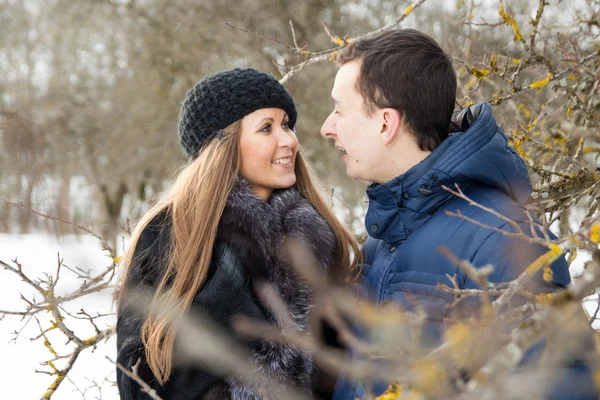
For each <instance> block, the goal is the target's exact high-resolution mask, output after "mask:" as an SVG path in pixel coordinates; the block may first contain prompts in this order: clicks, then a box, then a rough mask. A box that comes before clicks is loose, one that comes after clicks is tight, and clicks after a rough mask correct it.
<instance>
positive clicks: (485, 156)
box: [321, 29, 585, 400]
mask: <svg viewBox="0 0 600 400" xmlns="http://www.w3.org/2000/svg"><path fill="white" fill-rule="evenodd" d="M337 61H338V64H339V66H340V69H339V71H338V73H337V76H336V78H335V82H334V85H333V90H332V92H331V95H332V100H333V103H334V106H335V109H334V111H333V112H332V113H331V114H330V115H329V117H328V118H327V120H326V121H325V122H324V124H323V126H322V128H321V134H322V135H323V136H324V137H326V138H330V139H332V140H334V141H335V146H336V148H338V149H339V150H340V151H341V153H342V159H343V161H344V163H345V164H346V171H347V173H348V175H349V176H350V177H351V178H353V179H358V180H364V181H369V182H372V184H371V185H370V186H369V187H368V189H367V195H368V198H369V208H368V212H367V216H366V221H365V222H366V228H367V232H368V234H369V237H368V239H367V241H366V243H365V245H364V247H363V252H364V255H365V266H364V270H363V277H362V278H363V279H362V281H361V284H362V286H363V288H364V289H366V290H365V291H367V292H369V295H370V297H371V299H372V300H373V301H374V302H376V304H377V305H378V306H382V305H384V304H385V303H387V302H395V303H397V304H400V305H401V306H402V307H404V308H405V309H414V305H415V304H419V306H420V307H422V309H424V310H425V312H426V314H427V316H428V318H429V319H430V320H431V321H432V323H431V324H430V328H431V329H430V330H429V332H428V333H429V338H430V339H431V340H432V341H433V342H435V340H437V339H439V337H440V335H441V332H440V330H441V329H443V324H442V322H441V321H442V320H443V318H444V316H445V315H446V312H447V310H446V307H447V306H448V305H449V304H450V303H451V302H452V295H451V294H449V293H447V292H444V291H442V290H440V289H438V288H437V285H438V283H444V284H446V285H449V286H452V284H451V282H450V280H449V279H448V277H447V275H448V276H454V275H456V278H457V279H456V281H457V282H458V283H459V285H460V287H461V288H462V289H473V288H478V285H477V284H475V283H474V282H473V281H472V280H471V279H470V278H469V277H468V276H466V275H465V273H464V272H463V271H462V270H461V269H460V268H458V267H457V265H456V264H455V263H454V262H452V261H450V260H449V259H448V257H447V256H446V255H444V254H442V252H440V251H439V250H440V248H441V247H442V246H445V247H447V248H448V249H449V250H450V252H451V253H453V254H454V255H455V256H456V257H458V258H459V259H461V260H468V261H469V262H471V263H472V264H473V265H474V266H475V267H482V266H484V265H487V264H492V265H493V266H494V272H493V273H492V274H491V275H490V276H489V281H490V282H492V283H499V282H508V281H511V280H513V279H515V278H516V277H518V276H519V275H520V273H521V272H523V270H524V268H525V267H526V266H528V265H529V264H530V263H531V262H532V261H533V260H535V259H536V258H537V257H539V256H540V255H542V254H544V253H545V252H546V251H548V249H547V248H546V247H545V246H542V245H538V244H530V243H528V242H526V241H522V240H519V239H516V238H514V237H509V236H507V235H504V234H503V233H501V232H499V231H498V230H503V231H509V232H514V231H515V230H514V228H513V226H512V225H511V224H510V223H508V222H507V221H505V220H503V219H501V218H499V217H497V216H495V215H493V214H492V213H489V212H487V211H484V210H482V209H481V208H478V207H473V206H469V204H468V203H467V202H466V201H465V200H463V199H461V198H459V197H456V196H454V195H452V194H451V193H449V192H448V191H446V190H444V189H443V188H442V186H443V185H444V186H446V187H449V188H452V189H454V188H455V185H456V184H458V186H459V187H460V189H461V190H462V191H463V192H464V193H465V195H466V196H468V197H469V198H471V199H472V200H474V201H475V202H477V203H479V204H481V205H483V206H485V207H487V208H490V209H492V210H494V211H496V212H497V213H500V214H502V215H504V216H506V217H508V218H510V219H511V220H513V221H517V222H518V223H520V224H521V226H522V228H523V231H525V232H530V231H531V228H530V224H529V219H528V217H527V215H526V213H525V208H524V207H523V204H524V202H525V200H526V199H527V198H528V197H529V195H530V194H531V184H530V181H529V176H528V173H527V168H526V166H525V164H524V162H523V160H522V159H521V158H520V157H519V156H518V155H517V154H516V153H515V152H514V151H513V149H512V148H510V146H509V145H508V143H507V139H506V136H505V135H504V133H503V132H502V130H501V129H500V128H499V127H498V125H497V124H496V122H495V120H494V118H493V116H492V111H491V107H490V106H489V104H487V103H478V104H475V105H473V106H471V107H469V108H467V109H465V110H463V111H462V112H460V113H458V114H457V115H455V116H454V117H453V110H454V105H455V97H456V85H457V83H456V75H455V72H454V69H453V66H452V62H451V60H450V59H449V57H448V56H447V55H446V54H445V53H444V51H443V50H442V49H441V48H440V46H439V45H438V44H437V43H436V42H435V41H434V40H433V39H432V38H430V37H429V36H427V35H425V34H424V33H421V32H419V31H416V30H413V29H402V30H391V31H385V32H383V33H380V34H379V35H376V36H373V37H369V38H364V39H359V40H357V41H354V42H352V43H350V44H349V45H348V46H347V47H346V48H345V49H343V50H342V51H341V53H340V54H339V55H338V58H337ZM447 211H451V212H454V213H458V212H459V211H460V212H461V213H462V214H463V215H464V216H465V217H467V218H469V219H471V220H475V221H478V222H479V223H480V224H484V225H486V226H488V227H492V228H494V229H489V228H488V227H484V226H481V225H479V224H475V223H473V222H470V221H467V220H466V219H464V218H457V217H455V216H449V215H448V214H447V213H446V212H447ZM552 270H553V275H552V279H551V281H550V282H545V281H544V280H543V279H542V277H541V274H540V276H539V277H538V276H536V277H535V279H534V284H533V285H531V286H530V287H529V289H530V290H536V291H540V290H553V289H554V288H558V287H564V286H566V285H567V284H568V283H569V282H570V277H569V271H568V266H567V264H566V262H565V260H564V259H563V258H562V257H560V258H559V259H558V260H557V261H556V262H554V264H553V265H552ZM436 321H437V323H436ZM384 388H385V386H381V387H376V388H375V390H376V391H377V392H378V393H376V394H380V393H381V391H382V390H383V389H384ZM555 393H558V392H555ZM363 394H364V386H363V385H362V384H361V383H357V382H348V381H345V380H343V379H342V380H340V381H339V382H338V384H337V385H336V390H335V393H334V399H344V400H346V399H354V398H357V397H358V398H360V397H362V395H363ZM560 396H562V395H560ZM556 398H564V397H556ZM578 398H585V397H578Z"/></svg>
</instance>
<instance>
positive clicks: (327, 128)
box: [321, 113, 337, 139]
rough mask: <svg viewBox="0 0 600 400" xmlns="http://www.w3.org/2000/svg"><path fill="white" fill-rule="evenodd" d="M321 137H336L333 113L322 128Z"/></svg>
mask: <svg viewBox="0 0 600 400" xmlns="http://www.w3.org/2000/svg"><path fill="white" fill-rule="evenodd" d="M321 136H323V137H326V138H329V139H333V138H335V136H337V135H336V130H335V121H333V113H331V114H329V116H328V117H327V119H326V120H325V122H323V125H322V126H321Z"/></svg>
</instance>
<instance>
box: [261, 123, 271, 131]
mask: <svg viewBox="0 0 600 400" xmlns="http://www.w3.org/2000/svg"><path fill="white" fill-rule="evenodd" d="M260 131H261V132H271V124H267V125H265V126H264V127H263V128H261V130H260Z"/></svg>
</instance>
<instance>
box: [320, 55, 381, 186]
mask: <svg viewBox="0 0 600 400" xmlns="http://www.w3.org/2000/svg"><path fill="white" fill-rule="evenodd" d="M361 65H362V62H361V61H360V60H355V61H351V62H349V63H346V64H344V65H343V66H342V67H341V68H340V70H339V71H338V73H337V75H336V77H335V82H334V84H333V90H332V91H331V97H332V100H333V103H334V110H333V112H332V113H331V114H330V115H329V116H328V117H327V119H326V120H325V122H324V123H323V126H322V127H321V135H322V136H324V137H326V138H330V139H332V140H334V141H335V147H336V148H337V149H339V150H340V152H341V154H342V159H343V160H344V163H346V173H347V174H348V176H349V177H350V178H352V179H358V180H364V181H370V182H378V179H377V176H378V169H379V162H378V161H380V160H379V156H380V154H381V150H382V149H383V144H382V141H381V138H380V132H381V128H382V124H381V121H380V116H379V114H378V112H377V111H375V112H374V113H373V115H371V116H368V115H367V114H366V113H365V110H364V107H363V97H362V96H361V95H360V93H358V91H357V90H356V81H357V79H358V77H359V75H360V69H361Z"/></svg>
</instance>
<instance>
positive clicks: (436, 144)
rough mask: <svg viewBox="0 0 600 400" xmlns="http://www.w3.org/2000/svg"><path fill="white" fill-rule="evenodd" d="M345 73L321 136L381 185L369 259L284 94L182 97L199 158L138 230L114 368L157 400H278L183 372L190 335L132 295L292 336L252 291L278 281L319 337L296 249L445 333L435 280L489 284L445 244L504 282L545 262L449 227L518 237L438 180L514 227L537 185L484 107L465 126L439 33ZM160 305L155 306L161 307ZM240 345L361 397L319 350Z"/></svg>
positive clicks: (184, 123) (374, 195)
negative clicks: (132, 302) (419, 311)
mask: <svg viewBox="0 0 600 400" xmlns="http://www.w3.org/2000/svg"><path fill="white" fill-rule="evenodd" d="M337 61H338V64H339V65H340V69H339V71H338V73H337V76H336V78H335V82H334V85H333V90H332V98H333V103H334V105H335V109H334V111H333V112H332V113H331V114H330V115H329V117H327V120H326V121H325V122H324V123H323V126H322V128H321V134H322V135H323V136H324V137H326V138H330V139H332V140H334V141H335V146H336V147H337V148H338V149H339V150H341V152H342V153H343V160H344V163H345V164H346V169H347V173H348V175H349V176H350V177H351V178H353V179H359V180H364V181H369V182H372V184H371V185H370V186H369V188H368V189H367V195H368V198H369V208H368V213H367V216H366V221H365V222H366V229H367V232H368V234H369V238H368V239H367V241H366V243H365V244H364V246H363V247H362V251H361V250H360V248H359V245H358V243H357V242H356V240H355V239H354V237H353V235H352V234H351V233H350V232H349V231H348V230H347V229H346V228H345V227H344V226H343V225H342V224H341V223H340V222H339V221H338V220H337V219H336V217H335V216H334V214H333V212H332V211H331V210H330V209H329V208H328V205H327V203H326V201H325V200H324V198H323V197H322V194H321V193H320V192H319V190H318V188H319V186H318V184H317V182H316V181H315V178H314V177H313V175H312V174H311V169H310V167H309V165H308V163H307V160H306V159H305V158H304V157H303V155H302V153H301V152H299V144H298V138H297V137H296V132H295V125H296V119H297V113H296V107H295V104H294V101H293V100H292V98H291V97H290V94H289V93H288V92H287V90H286V89H285V88H284V87H283V86H282V85H281V84H279V82H277V81H276V80H275V79H274V78H272V77H271V76H270V75H267V74H265V73H262V72H259V71H256V70H253V69H233V70H229V71H224V72H220V73H217V74H215V75H212V76H209V77H206V78H205V79H203V80H202V81H200V82H199V83H197V84H196V85H195V86H194V87H193V88H192V89H191V90H190V91H189V92H188V93H187V96H186V98H185V100H184V102H183V105H182V108H181V114H180V121H179V138H180V142H181V145H182V147H183V149H184V151H185V154H186V155H187V157H188V158H189V160H190V162H189V164H188V165H187V167H186V168H185V169H184V170H183V171H182V172H181V174H180V175H179V176H178V178H177V180H176V182H175V184H174V186H173V188H172V189H171V191H170V192H169V194H168V196H167V197H166V198H165V199H164V200H161V201H160V202H159V203H158V204H156V205H155V206H154V207H153V208H152V209H151V210H150V211H149V212H148V213H147V214H146V215H145V216H144V218H143V219H142V220H141V221H140V222H139V223H138V225H137V227H136V229H135V231H134V233H133V237H132V244H131V246H130V249H129V251H128V253H127V254H126V255H125V257H124V261H123V265H125V267H126V270H125V274H124V282H123V286H122V289H123V290H122V298H121V299H120V305H119V318H118V324H117V346H118V358H117V360H118V362H119V363H121V364H122V365H123V366H124V367H125V368H128V369H131V367H132V366H133V365H134V364H136V362H137V360H138V359H141V363H140V365H139V368H138V370H137V371H138V374H139V375H140V377H141V378H142V379H143V380H144V381H146V382H147V383H148V384H149V385H150V386H151V387H152V388H153V389H155V390H156V392H157V393H158V394H159V395H160V396H161V397H162V398H163V399H182V400H183V399H221V398H225V399H228V398H229V399H267V398H269V394H268V393H266V392H265V390H264V387H263V388H261V387H259V385H252V384H251V383H248V382H247V381H246V382H241V381H239V380H237V379H234V378H233V377H230V378H223V377H220V376H216V375H213V374H211V373H210V372H209V371H205V370H202V369H200V368H199V367H197V366H194V365H185V364H183V365H182V364H181V363H176V362H175V361H177V359H178V358H179V356H178V354H179V353H178V352H177V348H178V340H176V334H175V332H174V329H173V328H172V327H171V326H170V323H169V320H168V318H167V316H166V315H165V313H162V314H161V313H158V314H152V317H147V316H146V317H142V316H140V313H139V312H136V311H130V310H128V308H127V307H125V306H124V303H125V302H124V300H123V296H126V295H127V293H128V292H130V291H133V290H134V289H135V290H139V289H145V290H147V291H149V292H150V293H151V295H153V296H154V295H156V294H161V295H162V296H163V297H162V298H166V299H167V300H168V301H170V303H169V304H173V305H174V309H175V310H174V312H175V313H176V314H177V313H180V314H178V315H181V314H186V313H189V314H193V313H194V311H195V310H196V311H197V310H200V311H201V312H202V313H203V315H208V316H209V317H210V319H211V320H212V321H213V322H215V323H216V324H217V325H218V326H219V327H221V328H222V329H224V330H226V331H228V332H232V331H233V329H232V318H233V316H235V315H238V314H242V315H246V316H249V317H251V318H253V319H258V320H262V321H266V322H269V323H274V324H276V325H279V326H282V325H283V324H284V323H288V324H289V322H290V321H287V322H286V321H279V320H278V316H276V315H273V313H271V311H270V309H269V307H267V306H266V305H265V303H264V302H263V297H261V296H260V295H259V294H257V291H256V286H255V285H253V283H254V282H260V281H266V282H268V283H269V284H271V285H272V287H273V289H274V290H275V292H276V293H277V294H278V295H279V296H280V297H281V299H282V300H283V301H284V303H285V306H286V308H287V311H288V312H289V315H291V316H292V321H291V323H292V326H293V328H294V329H297V330H299V331H307V330H308V325H309V311H310V309H311V305H312V302H313V300H312V298H311V295H310V290H309V289H308V287H307V286H306V284H305V283H303V281H302V279H298V277H297V275H296V274H295V273H294V270H293V268H291V267H290V264H291V263H290V255H289V254H288V252H287V251H286V249H285V248H284V247H285V246H283V242H284V240H285V239H293V240H295V241H297V242H300V243H301V244H303V245H304V246H305V248H306V249H309V251H310V252H311V253H312V254H310V255H311V257H312V258H313V259H314V260H316V261H317V264H318V266H319V268H321V271H320V272H321V273H322V274H323V276H324V277H326V278H327V279H329V280H330V281H331V282H333V283H337V284H340V285H343V284H344V282H349V281H352V280H353V279H354V278H356V275H357V274H359V275H360V277H359V280H358V283H359V285H360V287H361V289H362V290H361V291H363V292H367V293H369V295H370V296H371V298H372V299H373V300H374V301H376V302H377V304H378V305H382V304H384V303H386V302H389V301H393V302H396V303H398V304H400V305H401V306H403V307H405V308H412V307H413V304H414V300H415V299H416V300H417V301H418V303H419V304H420V306H421V307H423V309H424V310H425V311H426V312H427V314H428V316H429V317H430V318H431V319H434V320H436V319H437V320H438V321H441V320H442V318H443V316H444V308H445V306H446V305H448V304H449V302H450V301H451V296H450V298H448V296H449V294H448V293H445V292H442V291H441V290H439V289H437V284H438V283H439V282H442V283H446V284H449V281H448V278H447V277H446V275H447V274H448V275H449V276H453V275H457V282H459V283H460V285H461V288H464V289H467V288H477V285H476V284H475V283H474V282H472V281H471V280H470V279H469V278H468V277H467V276H464V275H463V273H462V271H461V270H458V269H457V267H456V265H455V264H453V263H452V262H450V261H449V260H448V259H447V258H446V257H445V256H444V255H442V254H441V253H440V252H439V251H438V249H439V248H440V247H441V246H446V247H448V248H449V249H450V251H452V252H453V253H454V254H455V255H456V256H457V257H459V258H460V259H465V260H468V261H470V262H471V263H472V264H473V265H475V266H477V267H481V266H484V265H486V264H490V263H491V264H493V265H494V267H495V270H494V273H493V274H492V275H491V276H490V277H489V280H490V282H494V283H498V282H506V281H510V280H512V279H514V278H516V277H517V276H518V275H519V274H520V273H521V272H522V271H523V269H524V268H525V267H526V266H527V265H529V264H530V263H531V262H532V261H533V260H535V259H536V258H537V257H538V256H539V255H541V254H543V253H544V252H546V251H547V249H546V248H545V247H543V246H541V245H537V244H529V243H526V242H520V241H519V240H517V239H512V238H510V237H507V236H504V235H502V234H501V233H499V232H497V231H494V230H490V229H486V228H484V227H482V226H478V225H476V224H473V223H470V222H468V221H466V220H464V219H459V218H455V217H451V216H448V215H446V213H445V211H446V210H449V211H454V212H458V210H460V211H461V212H462V213H463V214H464V215H466V216H467V217H469V218H471V219H474V220H477V221H479V222H481V223H483V224H486V225H488V226H492V227H495V228H498V229H503V230H510V229H511V226H510V225H509V224H507V223H505V222H504V221H502V220H500V219H498V218H497V217H495V216H494V215H492V214H489V213H487V212H484V211H482V210H481V209H479V208H476V207H469V206H468V204H467V202H466V201H464V200H462V199H460V198H458V197H455V196H453V195H451V194H450V193H448V192H447V191H445V190H443V189H442V185H445V186H447V187H454V184H456V183H458V184H459V186H460V187H461V189H462V190H463V191H464V192H465V194H466V195H468V196H469V197H470V198H471V199H473V200H475V201H477V202H478V203H480V204H483V205H485V206H486V207H489V208H491V209H493V210H495V211H497V212H499V213H501V214H504V215H505V216H508V217H509V218H511V219H514V220H516V221H527V217H526V216H525V214H524V208H523V206H522V204H523V203H524V201H525V200H526V199H527V198H528V197H529V194H530V193H531V185H530V182H529V178H528V174H527V169H526V167H525V164H524V162H523V160H521V158H519V156H518V155H516V153H515V152H514V151H513V150H512V149H511V148H510V147H509V146H508V144H507V139H506V137H505V135H504V134H503V132H502V131H501V129H500V128H499V127H498V126H497V125H496V122H495V121H494V119H493V117H492V112H491V109H490V106H489V105H488V104H487V103H479V104H475V105H473V106H471V107H469V108H467V109H465V110H463V111H462V112H460V113H459V114H457V115H454V116H453V110H454V106H455V97H456V75H455V72H454V69H453V67H452V63H451V61H450V59H449V57H448V56H447V55H446V54H445V53H444V51H443V50H442V49H441V48H440V46H439V45H438V44H437V43H436V42H435V41H434V40H433V39H432V38H430V37H429V36H427V35H425V34H423V33H421V32H418V31H416V30H412V29H402V30H391V31H386V32H383V33H380V34H379V35H377V36H373V37H369V38H364V39H360V40H357V41H355V42H352V43H351V44H349V45H348V46H347V47H346V48H344V49H343V50H342V51H341V53H340V54H339V55H338V58H337ZM449 132H450V133H449ZM523 224H524V226H526V227H527V228H528V224H525V223H523ZM523 230H524V231H528V230H529V229H523ZM552 269H553V281H552V282H550V283H546V282H544V281H543V279H541V278H539V279H537V281H539V285H542V286H543V285H545V286H546V287H545V288H546V289H552V288H556V287H564V286H565V285H567V284H568V283H569V281H570V278H569V272H568V268H567V264H566V262H565V261H564V259H562V258H560V259H559V260H557V261H556V262H555V263H554V264H553V265H552ZM359 271H361V273H359ZM157 298H158V296H155V297H154V299H155V301H152V304H151V305H150V307H151V308H153V307H158V306H159V305H158V302H157V301H156V299H157ZM236 340H237V341H238V342H239V343H242V344H244V345H245V346H246V347H248V348H249V349H250V353H251V357H250V358H251V362H252V363H255V365H256V366H257V367H256V368H257V369H259V370H260V371H261V372H262V373H263V374H264V375H266V376H267V377H268V379H269V380H270V381H271V383H273V384H274V385H277V384H281V383H283V384H285V385H291V386H292V387H294V388H295V389H296V390H297V391H298V392H299V393H300V394H301V395H302V396H304V397H305V398H312V397H324V398H327V397H329V398H331V396H332V395H333V397H334V398H336V399H341V400H350V399H354V398H356V397H360V396H361V395H362V392H361V388H360V385H359V384H357V383H353V382H350V381H348V380H344V379H340V380H339V382H338V383H337V384H336V386H335V391H334V389H333V385H331V387H330V388H329V391H328V390H327V389H328V388H326V386H327V385H326V384H325V382H323V379H322V378H319V374H318V373H317V372H318V371H317V369H316V368H313V364H312V361H311V357H310V355H308V354H306V353H304V352H302V351H300V350H298V349H297V348H295V347H293V346H289V345H277V344H274V343H272V342H270V341H266V340H251V339H247V338H242V337H238V338H237V339H236ZM117 376H118V385H119V389H120V394H121V399H128V400H129V399H147V398H149V397H148V396H147V395H146V394H144V393H143V392H142V391H141V389H140V385H139V384H138V383H136V382H135V381H133V380H131V379H130V378H128V377H127V376H125V375H123V374H122V373H121V372H120V371H118V374H117ZM317 386H318V387H319V388H318V389H317V388H316V387H317ZM383 388H384V387H383ZM380 389H381V388H380ZM332 392H333V394H332Z"/></svg>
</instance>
